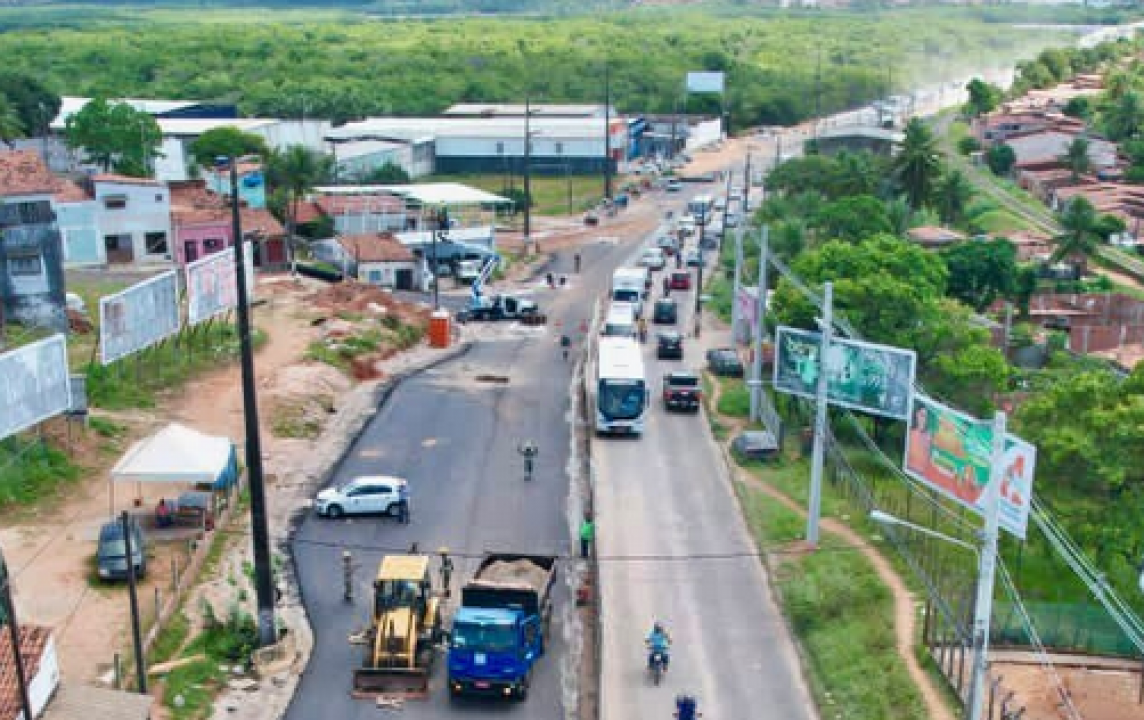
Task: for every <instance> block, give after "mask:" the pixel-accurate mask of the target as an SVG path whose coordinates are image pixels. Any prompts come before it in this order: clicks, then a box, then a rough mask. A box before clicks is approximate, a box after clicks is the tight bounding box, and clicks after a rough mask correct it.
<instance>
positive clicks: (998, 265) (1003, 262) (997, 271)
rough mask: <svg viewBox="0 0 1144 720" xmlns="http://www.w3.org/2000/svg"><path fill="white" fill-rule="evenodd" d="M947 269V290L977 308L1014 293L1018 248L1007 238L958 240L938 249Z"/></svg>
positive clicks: (952, 295) (987, 305)
mask: <svg viewBox="0 0 1144 720" xmlns="http://www.w3.org/2000/svg"><path fill="white" fill-rule="evenodd" d="M941 257H942V259H943V260H945V266H946V268H947V269H948V270H949V286H948V292H949V294H950V296H951V297H955V298H957V299H958V300H960V301H961V302H963V303H965V304H966V305H968V306H970V307H971V308H973V309H974V310H976V311H977V312H983V311H985V309H986V308H988V307H989V306H990V305H992V304H993V301H994V300H996V299H997V298H999V297H1008V296H1009V295H1011V294H1012V293H1013V290H1014V288H1015V287H1016V282H1017V249H1016V247H1014V246H1013V243H1011V242H1009V241H1008V240H1001V239H998V240H988V241H985V242H979V241H973V242H963V243H957V244H956V245H953V246H951V247H948V248H945V249H944V250H942V252H941Z"/></svg>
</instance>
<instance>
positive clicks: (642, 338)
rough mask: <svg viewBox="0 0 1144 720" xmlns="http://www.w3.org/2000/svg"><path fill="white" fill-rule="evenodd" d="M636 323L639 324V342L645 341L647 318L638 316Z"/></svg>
mask: <svg viewBox="0 0 1144 720" xmlns="http://www.w3.org/2000/svg"><path fill="white" fill-rule="evenodd" d="M637 325H638V326H639V334H640V342H642V343H644V342H647V318H640V319H639V321H638V322H637Z"/></svg>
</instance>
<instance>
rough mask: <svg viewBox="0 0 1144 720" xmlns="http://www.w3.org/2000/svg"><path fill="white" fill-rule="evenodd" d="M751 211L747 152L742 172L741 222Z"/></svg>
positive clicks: (749, 158)
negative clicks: (745, 163)
mask: <svg viewBox="0 0 1144 720" xmlns="http://www.w3.org/2000/svg"><path fill="white" fill-rule="evenodd" d="M750 211H751V151H750V150H748V151H747V167H746V168H745V169H744V170H743V220H744V221H745V220H746V219H747V213H748V212H750Z"/></svg>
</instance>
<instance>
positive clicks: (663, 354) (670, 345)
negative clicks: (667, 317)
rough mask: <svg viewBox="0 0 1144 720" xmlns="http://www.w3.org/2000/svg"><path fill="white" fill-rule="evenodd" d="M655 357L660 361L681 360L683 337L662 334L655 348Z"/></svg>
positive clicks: (669, 333)
mask: <svg viewBox="0 0 1144 720" xmlns="http://www.w3.org/2000/svg"><path fill="white" fill-rule="evenodd" d="M655 356H656V357H657V358H659V359H660V360H667V359H669V358H674V359H676V360H682V359H683V336H682V335H680V334H679V333H677V332H662V333H660V334H659V340H658V342H657V343H656V347H655Z"/></svg>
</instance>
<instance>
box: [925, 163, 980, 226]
mask: <svg viewBox="0 0 1144 720" xmlns="http://www.w3.org/2000/svg"><path fill="white" fill-rule="evenodd" d="M972 199H973V186H972V185H970V183H969V180H967V179H966V177H965V174H964V173H962V172H961V171H960V170H953V171H951V172H947V173H946V174H945V175H942V177H941V179H940V180H939V181H938V183H937V187H936V188H935V193H934V203H935V205H937V212H938V215H939V216H940V217H941V220H942V222H944V223H947V224H950V225H955V224H957V223H960V222H961V221H962V220H963V219H964V218H965V209H966V208H967V207H969V202H970V201H971V200H972Z"/></svg>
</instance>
